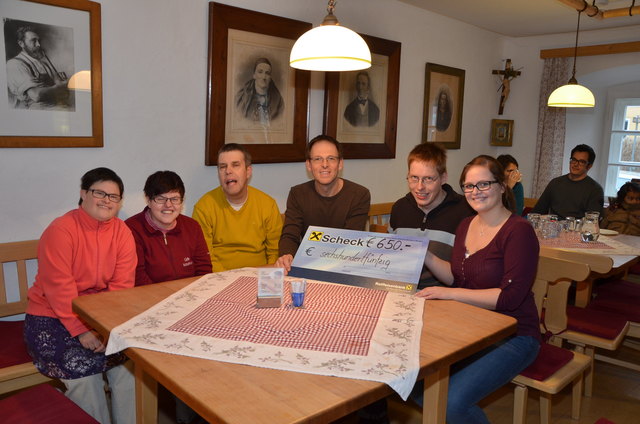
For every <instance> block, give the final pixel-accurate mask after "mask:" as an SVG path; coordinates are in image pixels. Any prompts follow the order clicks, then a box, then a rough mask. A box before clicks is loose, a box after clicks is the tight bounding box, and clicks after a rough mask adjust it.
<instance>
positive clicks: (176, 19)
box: [0, 0, 500, 242]
mask: <svg viewBox="0 0 640 424" xmlns="http://www.w3.org/2000/svg"><path fill="white" fill-rule="evenodd" d="M101 3H102V53H103V90H104V133H105V139H104V148H100V149H89V148H84V149H1V150H0V193H1V196H2V198H3V199H10V201H6V200H5V202H3V203H4V204H3V205H2V207H0V242H6V241H14V240H23V239H30V238H37V237H39V236H40V234H41V233H42V231H43V230H44V228H45V227H46V226H47V225H48V224H49V222H50V221H51V220H52V219H54V218H55V217H57V216H59V215H61V214H63V213H64V212H66V211H67V210H69V209H72V208H74V207H75V205H76V204H77V199H78V192H79V179H80V176H81V175H82V174H83V173H84V172H85V171H87V170H89V169H91V168H93V167H96V166H107V167H111V168H112V169H114V170H115V171H116V172H117V173H118V174H119V175H120V176H121V177H122V178H123V180H124V182H125V196H126V199H125V203H124V206H123V209H122V212H121V214H120V217H121V218H127V217H129V216H131V215H133V214H135V213H137V212H138V211H139V210H141V209H142V207H143V197H142V193H141V192H142V186H143V184H144V181H145V179H146V177H147V176H148V175H149V174H150V173H152V172H154V171H156V170H158V169H172V170H175V171H176V172H178V173H179V174H180V175H181V176H182V178H183V180H184V181H185V184H186V187H187V202H186V205H185V212H186V213H187V214H190V213H191V210H192V207H193V203H194V202H195V201H196V200H197V199H198V198H199V197H200V196H201V195H202V194H203V193H205V192H206V191H207V190H210V189H211V188H213V187H215V186H217V185H218V181H217V176H216V168H215V167H207V166H204V149H205V147H204V139H205V133H204V131H205V107H206V92H205V88H206V84H207V75H206V72H207V28H208V21H207V11H208V3H207V2H206V1H204V0H191V1H182V0H136V1H133V2H132V1H129V0H109V1H104V2H101ZM224 3H228V4H233V5H234V6H237V7H243V8H247V9H253V10H258V11H261V12H266V13H271V14H274V15H278V16H284V17H289V18H293V19H299V20H303V21H306V22H311V23H313V24H314V25H317V24H319V23H320V22H321V21H322V18H323V17H324V15H325V14H326V3H324V2H319V1H317V0H279V1H270V2H263V1H259V0H238V1H233V2H231V1H225V2H224ZM336 15H337V16H338V18H339V19H340V20H341V22H342V23H344V24H345V25H347V26H349V27H350V28H352V29H354V30H356V31H359V32H363V33H367V34H370V35H374V36H378V37H382V38H386V39H391V40H395V41H399V42H401V43H402V57H401V71H400V72H401V75H400V106H399V113H398V138H397V151H396V155H397V156H396V159H383V160H348V161H346V164H345V171H344V176H345V177H346V178H349V179H352V180H354V181H357V182H359V183H361V184H363V185H365V186H367V187H369V188H370V189H371V192H372V200H373V201H374V202H383V201H393V200H396V199H397V198H399V197H401V196H402V195H403V194H404V193H405V184H406V183H405V180H404V176H405V173H406V165H405V159H406V156H407V153H408V152H409V150H410V149H411V148H412V147H413V146H414V145H415V144H417V143H419V142H420V138H421V125H422V105H423V90H424V69H425V63H426V62H427V61H430V62H434V63H439V64H443V65H448V66H454V67H458V68H463V69H466V72H467V78H466V90H465V99H464V100H465V107H464V123H463V129H462V146H463V148H464V150H463V151H451V154H450V170H451V171H450V172H451V173H452V174H453V175H454V180H457V174H458V172H459V170H460V168H461V167H462V165H463V164H464V163H465V162H466V161H467V160H468V159H469V158H470V157H472V156H474V155H476V154H479V153H482V152H486V151H487V148H488V141H487V140H488V138H487V137H488V131H489V121H490V117H491V115H492V113H491V112H490V109H491V110H493V109H494V108H495V107H497V100H496V99H497V98H496V92H495V86H494V83H493V79H492V76H491V75H490V70H491V69H493V68H495V67H496V66H500V56H499V51H498V50H499V49H498V48H497V46H499V43H500V37H499V36H497V35H495V34H493V33H490V32H487V31H484V30H480V29H477V28H475V27H471V26H469V25H466V24H463V23H460V22H457V21H453V20H450V19H447V18H444V17H441V16H438V15H434V14H430V13H428V12H425V11H423V10H421V9H416V8H414V7H412V6H408V5H406V4H403V3H398V2H396V1H388V0H352V1H349V2H340V3H338V6H337V9H336ZM323 84H324V82H323V76H322V74H317V75H314V77H313V81H312V86H313V87H312V90H313V91H312V96H311V107H310V131H309V132H310V136H311V137H313V136H315V135H317V134H318V133H320V132H321V128H322V102H323V99H322V89H323ZM494 105H496V106H495V107H494ZM489 106H490V107H489ZM253 174H254V179H253V182H252V184H253V185H254V186H256V187H258V188H260V189H262V190H264V191H266V192H267V193H269V194H270V195H271V196H273V197H274V198H275V199H276V200H277V202H278V204H279V206H280V208H281V209H282V210H284V207H285V203H286V196H287V193H288V190H289V187H290V186H291V185H292V184H294V183H298V182H302V181H304V180H306V179H307V175H306V172H305V171H304V166H303V165H302V163H293V164H258V165H255V166H254V172H253Z"/></svg>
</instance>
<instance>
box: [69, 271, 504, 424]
mask: <svg viewBox="0 0 640 424" xmlns="http://www.w3.org/2000/svg"><path fill="white" fill-rule="evenodd" d="M195 280H197V277H194V278H188V279H183V280H176V281H171V282H166V283H160V284H152V285H148V286H142V287H136V288H133V289H129V290H122V291H116V292H107V293H100V294H95V295H89V296H82V297H78V298H76V299H75V300H74V301H73V309H74V311H75V312H76V313H77V314H78V315H80V317H82V318H83V319H84V320H85V321H86V322H87V323H89V325H91V326H93V327H94V328H95V329H96V330H97V331H98V332H100V333H101V334H102V335H103V336H105V337H108V335H109V332H110V331H111V330H112V329H113V328H114V327H116V326H118V325H119V324H122V323H123V322H125V321H127V320H129V319H130V318H132V317H134V316H135V315H137V314H139V313H141V312H143V311H145V310H146V309H148V308H149V307H151V306H153V305H155V304H156V303H158V302H160V301H161V300H162V299H164V298H166V297H167V296H169V295H171V294H173V293H174V292H176V291H177V290H180V289H181V288H183V287H185V286H186V285H187V284H189V283H191V282H193V281H195ZM423 320H424V324H423V328H422V335H421V341H420V374H419V378H423V377H424V378H425V398H424V399H425V402H424V415H423V422H425V423H444V422H445V410H446V395H447V387H448V382H449V366H450V365H451V364H452V363H454V362H456V361H459V360H460V359H462V358H465V357H467V356H469V355H471V354H473V353H475V352H477V351H479V350H481V349H482V348H484V347H487V346H489V345H491V344H493V343H495V342H497V341H499V340H501V339H503V338H505V337H507V336H509V335H510V334H512V333H514V332H515V328H516V321H515V320H514V319H513V318H511V317H508V316H505V315H501V314H497V313H495V312H491V311H487V310H484V309H481V308H477V307H474V306H470V305H465V304H462V303H459V302H455V301H445V300H437V301H427V302H426V304H425V308H424V314H423ZM125 352H126V353H127V355H128V356H129V357H130V358H131V359H132V360H133V362H134V364H135V373H136V393H137V407H138V410H137V412H138V422H139V423H156V422H157V397H156V389H157V383H160V384H162V385H163V386H165V387H166V388H167V389H168V390H170V391H171V392H172V393H174V394H176V395H177V396H178V397H180V398H181V399H182V400H184V401H185V402H186V403H187V404H188V405H189V406H191V407H192V408H193V409H194V410H195V411H196V412H198V413H199V414H200V415H201V416H202V417H203V418H205V419H206V420H208V421H210V422H216V423H217V422H220V423H247V422H251V423H270V424H271V423H299V422H317V423H326V422H330V421H333V420H336V419H338V418H341V417H343V416H345V415H347V414H349V413H351V412H353V411H356V410H358V409H359V408H361V407H363V406H365V405H367V404H369V403H371V402H373V401H375V400H377V399H380V398H383V397H385V396H387V395H389V394H391V393H392V390H391V389H390V388H389V387H388V386H386V385H385V384H383V383H379V382H374V381H364V380H354V379H348V378H338V377H327V376H320V375H314V374H305V373H297V372H290V371H281V370H275V369H267V368H259V367H252V366H246V365H238V364H231V363H225V362H218V361H212V360H206V359H199V358H193V357H187V356H180V355H174V354H169V353H162V352H157V351H151V350H146V349H140V348H130V349H127V350H126V351H125Z"/></svg>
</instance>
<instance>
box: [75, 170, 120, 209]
mask: <svg viewBox="0 0 640 424" xmlns="http://www.w3.org/2000/svg"><path fill="white" fill-rule="evenodd" d="M100 181H113V182H114V183H116V184H117V185H118V188H119V189H120V196H124V183H123V182H122V179H121V178H120V177H118V174H116V173H115V172H113V171H112V170H110V169H109V168H103V167H101V168H95V169H92V170H91V171H87V172H86V173H85V174H84V175H83V176H82V178H81V179H80V189H81V190H89V189H90V188H91V186H92V185H94V184H95V183H97V182H100ZM81 204H82V197H81V198H80V201H79V202H78V205H81Z"/></svg>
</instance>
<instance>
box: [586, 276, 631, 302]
mask: <svg viewBox="0 0 640 424" xmlns="http://www.w3.org/2000/svg"><path fill="white" fill-rule="evenodd" d="M595 294H596V298H597V299H601V298H608V299H609V298H616V299H627V300H630V299H633V300H634V301H636V302H639V303H640V284H636V283H633V282H631V281H625V280H616V281H608V282H606V283H604V284H602V285H600V286H598V287H597V288H596V289H595Z"/></svg>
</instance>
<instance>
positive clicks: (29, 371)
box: [0, 240, 51, 394]
mask: <svg viewBox="0 0 640 424" xmlns="http://www.w3.org/2000/svg"><path fill="white" fill-rule="evenodd" d="M37 257H38V240H29V241H18V242H12V243H0V265H2V268H1V269H0V317H10V316H14V315H19V314H23V313H24V312H25V310H26V308H27V290H28V283H29V280H28V276H27V261H28V260H30V259H37ZM8 263H15V266H16V273H17V281H18V291H19V298H18V300H15V301H11V302H9V301H8V300H7V275H5V267H4V264H8ZM7 268H9V267H7ZM19 328H21V326H20V324H19V323H15V322H5V321H1V322H0V339H1V340H2V343H3V344H4V348H7V347H13V348H15V347H16V344H17V343H24V342H23V339H22V335H21V334H19V333H20V331H17V329H19ZM9 332H11V334H13V336H12V337H10V336H8V334H9ZM16 333H17V334H16ZM15 350H19V349H12V352H13V351H15ZM25 351H26V348H25ZM50 380H51V379H50V378H49V377H46V376H44V375H42V374H40V372H38V370H37V369H36V367H35V366H34V365H33V363H32V362H31V361H29V362H24V363H19V364H15V365H10V366H5V367H3V368H0V394H3V393H8V392H12V391H15V390H19V389H23V388H26V387H30V386H35V385H37V384H40V383H43V382H46V381H50Z"/></svg>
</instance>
